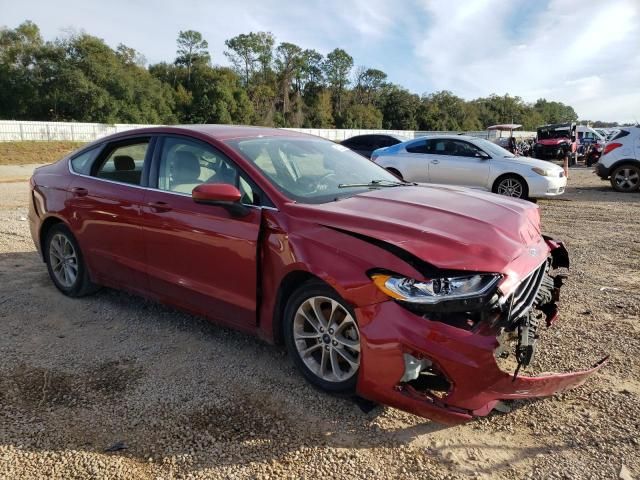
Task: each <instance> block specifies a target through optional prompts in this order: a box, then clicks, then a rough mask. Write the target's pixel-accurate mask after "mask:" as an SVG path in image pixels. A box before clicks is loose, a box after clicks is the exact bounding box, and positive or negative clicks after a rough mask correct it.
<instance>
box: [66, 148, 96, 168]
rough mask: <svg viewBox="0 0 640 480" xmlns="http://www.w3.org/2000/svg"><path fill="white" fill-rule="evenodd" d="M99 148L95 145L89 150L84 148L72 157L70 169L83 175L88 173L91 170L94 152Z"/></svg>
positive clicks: (94, 156)
mask: <svg viewBox="0 0 640 480" xmlns="http://www.w3.org/2000/svg"><path fill="white" fill-rule="evenodd" d="M99 150H100V147H99V146H96V147H93V148H91V149H89V150H85V151H84V152H82V153H80V154H79V155H76V156H75V157H72V158H71V170H73V171H74V172H76V173H81V174H83V175H89V173H90V172H91V164H92V163H93V160H94V158H96V154H97V153H98V151H99Z"/></svg>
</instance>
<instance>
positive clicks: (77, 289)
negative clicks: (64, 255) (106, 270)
mask: <svg viewBox="0 0 640 480" xmlns="http://www.w3.org/2000/svg"><path fill="white" fill-rule="evenodd" d="M57 234H61V235H64V236H65V237H66V238H67V239H68V240H69V242H71V245H73V248H74V249H75V251H76V257H77V259H78V275H77V276H76V281H75V282H74V284H73V285H72V286H71V287H65V286H64V285H62V284H60V282H58V279H57V278H56V276H55V275H54V274H53V269H52V268H51V259H50V253H49V251H50V245H51V240H52V239H53V237H54V235H57ZM43 253H44V258H45V262H46V264H47V270H48V271H49V277H51V281H52V282H53V284H54V285H55V286H56V288H57V289H58V290H60V291H61V292H62V293H64V294H65V295H67V296H69V297H79V296H81V295H83V294H84V293H85V290H86V289H87V287H88V286H89V285H88V283H89V282H88V275H87V270H86V267H85V264H84V258H83V257H82V252H81V251H80V246H79V245H78V242H77V241H76V239H75V237H74V236H73V234H72V233H71V230H69V228H68V227H67V226H66V225H64V224H61V223H59V224H57V225H54V226H53V227H51V228H50V229H49V231H48V232H47V237H46V239H45V243H44V252H43Z"/></svg>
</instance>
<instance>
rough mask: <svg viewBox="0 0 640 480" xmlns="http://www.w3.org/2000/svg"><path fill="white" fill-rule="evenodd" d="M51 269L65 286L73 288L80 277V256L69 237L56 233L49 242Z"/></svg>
mask: <svg viewBox="0 0 640 480" xmlns="http://www.w3.org/2000/svg"><path fill="white" fill-rule="evenodd" d="M49 259H50V262H51V271H52V272H53V275H54V276H55V277H56V280H57V281H58V282H59V283H60V285H62V286H63V287H64V288H71V287H72V286H73V285H74V284H75V282H76V279H77V278H78V256H77V254H76V250H75V248H73V245H72V243H71V242H70V241H69V239H68V238H67V237H66V236H65V235H63V234H61V233H56V234H55V235H54V236H53V238H52V239H51V242H50V244H49Z"/></svg>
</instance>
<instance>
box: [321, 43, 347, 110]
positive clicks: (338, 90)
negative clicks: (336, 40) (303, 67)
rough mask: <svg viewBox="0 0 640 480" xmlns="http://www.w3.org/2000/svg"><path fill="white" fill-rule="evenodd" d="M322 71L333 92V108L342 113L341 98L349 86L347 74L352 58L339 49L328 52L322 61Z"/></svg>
mask: <svg viewBox="0 0 640 480" xmlns="http://www.w3.org/2000/svg"><path fill="white" fill-rule="evenodd" d="M323 67H324V68H323V70H324V74H325V77H326V79H327V83H328V84H329V87H330V88H331V89H332V90H333V95H334V107H335V109H336V110H337V112H338V113H341V111H342V96H343V92H344V90H345V88H346V87H347V86H348V85H349V73H350V72H351V69H352V68H353V58H352V57H351V55H349V54H348V53H347V52H345V51H344V50H342V49H341V48H336V49H335V50H333V51H331V52H329V54H328V55H327V59H326V60H325V61H324V65H323Z"/></svg>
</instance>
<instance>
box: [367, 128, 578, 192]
mask: <svg viewBox="0 0 640 480" xmlns="http://www.w3.org/2000/svg"><path fill="white" fill-rule="evenodd" d="M371 160H373V161H374V162H376V163H377V164H379V165H381V166H383V167H385V168H386V169H387V170H389V171H390V172H391V173H393V174H395V175H396V176H398V177H400V178H402V179H404V180H407V181H412V182H425V183H438V184H445V185H459V186H463V187H472V188H479V189H482V190H488V191H491V192H494V193H498V194H501V195H507V196H510V197H516V198H523V199H528V198H541V197H552V196H556V195H561V194H562V193H564V189H565V187H566V185H567V178H566V176H565V174H564V170H563V169H562V168H561V167H559V166H558V165H555V164H553V163H550V162H547V161H544V160H536V159H533V158H528V157H518V156H515V155H513V154H512V153H511V152H509V151H507V150H505V149H504V148H502V147H500V146H498V145H496V144H495V143H492V142H490V141H488V140H485V139H483V138H476V137H469V136H466V135H433V136H429V137H421V138H416V139H414V140H409V141H407V142H403V143H399V144H397V145H393V146H392V147H387V148H380V149H378V150H375V151H374V152H373V154H372V155H371Z"/></svg>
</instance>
